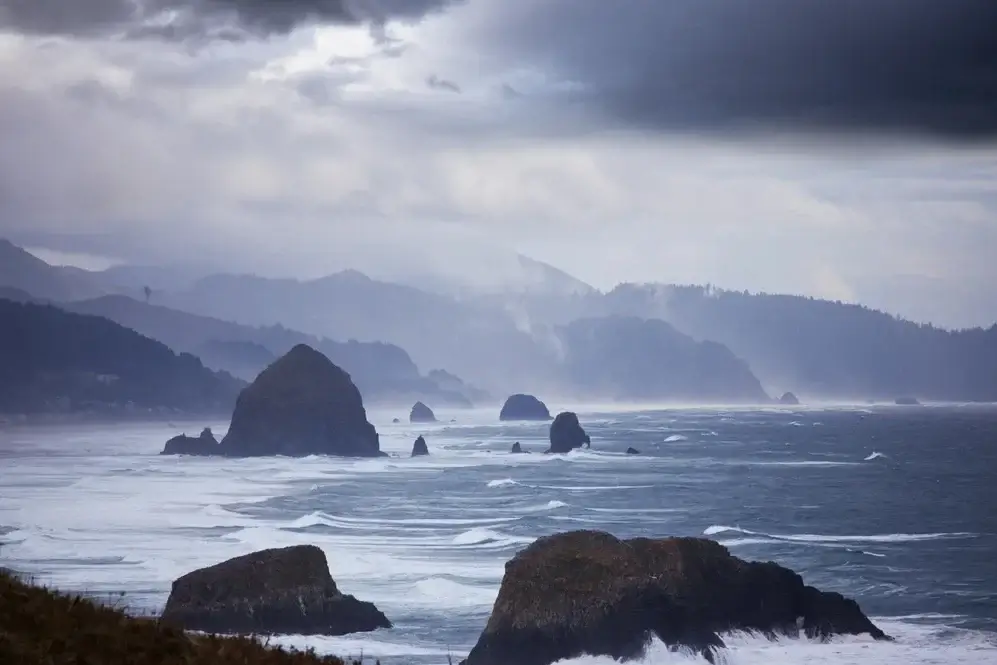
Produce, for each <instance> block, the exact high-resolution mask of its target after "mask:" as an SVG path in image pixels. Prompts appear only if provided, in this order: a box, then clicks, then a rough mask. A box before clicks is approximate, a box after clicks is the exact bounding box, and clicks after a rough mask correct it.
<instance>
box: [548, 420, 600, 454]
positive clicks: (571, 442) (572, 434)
mask: <svg viewBox="0 0 997 665" xmlns="http://www.w3.org/2000/svg"><path fill="white" fill-rule="evenodd" d="M591 444H592V439H590V438H589V435H588V434H586V433H585V430H584V429H582V426H581V424H580V423H579V422H578V416H577V415H576V414H574V413H572V412H571V411H562V412H561V413H559V414H557V418H554V422H553V423H551V425H550V449H549V450H548V451H547V452H548V453H570V452H571V451H572V450H574V449H575V448H581V447H582V446H590V445H591Z"/></svg>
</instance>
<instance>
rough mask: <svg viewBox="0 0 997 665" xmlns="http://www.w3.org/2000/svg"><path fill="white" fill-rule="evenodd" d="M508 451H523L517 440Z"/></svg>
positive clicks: (516, 452)
mask: <svg viewBox="0 0 997 665" xmlns="http://www.w3.org/2000/svg"><path fill="white" fill-rule="evenodd" d="M509 452H512V453H515V454H519V453H522V452H523V447H522V446H521V445H519V441H517V442H516V443H514V444H512V450H511V451H509Z"/></svg>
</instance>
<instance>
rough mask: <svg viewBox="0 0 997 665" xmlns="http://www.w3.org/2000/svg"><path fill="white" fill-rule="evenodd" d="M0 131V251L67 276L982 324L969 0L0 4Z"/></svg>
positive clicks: (985, 294)
mask: <svg viewBox="0 0 997 665" xmlns="http://www.w3.org/2000/svg"><path fill="white" fill-rule="evenodd" d="M0 145H2V146H3V149H2V150H0V236H3V237H8V238H10V239H11V240H13V241H15V242H19V243H21V244H26V245H29V246H31V247H33V248H37V249H38V250H39V251H41V252H43V253H44V252H48V256H56V257H58V256H71V257H77V258H78V257H80V256H83V257H90V258H89V259H87V262H88V265H91V264H92V265H96V264H100V263H102V262H108V261H122V262H130V263H143V264H161V263H202V264H210V265H212V266H217V268H218V269H219V270H225V271H237V272H256V273H258V274H266V275H283V276H296V277H303V278H307V277H316V276H319V275H322V274H327V273H329V272H332V271H334V270H338V269H342V268H344V267H355V268H359V269H361V270H366V271H368V272H372V273H375V274H377V275H379V276H385V277H393V276H394V277H398V278H399V279H401V278H404V276H405V275H407V274H412V273H416V272H434V271H435V272H446V273H448V274H457V275H460V276H462V277H463V278H466V279H468V280H472V281H475V280H477V281H486V282H487V281H493V280H502V279H505V278H507V277H509V278H511V276H512V275H513V273H514V272H515V271H516V270H517V269H518V268H517V265H518V264H516V262H515V261H514V260H512V257H513V256H514V255H513V252H522V253H525V254H527V255H529V256H531V257H533V258H536V259H539V260H542V261H547V262H549V263H551V264H552V265H555V266H557V267H558V268H561V269H563V270H566V271H568V272H569V273H571V274H573V275H575V276H577V277H579V278H581V279H583V280H585V281H587V282H588V283H590V284H592V285H594V286H596V287H599V288H604V289H608V288H611V287H612V286H614V285H615V284H617V283H619V282H623V281H638V282H644V281H660V282H678V283H712V284H716V285H720V286H723V287H727V288H734V289H738V290H740V289H748V290H752V291H760V290H764V291H770V292H783V293H802V294H807V295H813V296H816V297H824V298H831V299H841V300H847V301H857V302H863V303H865V304H869V305H872V306H875V307H878V308H882V309H886V310H887V311H891V312H894V313H899V314H902V315H905V316H907V317H909V318H913V319H915V320H922V321H933V322H936V323H939V324H941V325H946V326H954V327H962V326H969V325H989V324H991V323H993V322H994V321H997V259H995V257H997V3H994V2H993V1H992V0H948V1H946V2H939V1H938V0H877V1H876V2H869V1H868V0H834V1H828V0H753V1H752V2H750V3H749V2H743V3H732V2H729V0H655V1H654V2H642V1H638V0H631V1H626V2H613V3H609V2H605V0H516V1H514V2H510V1H509V0H353V1H352V2H351V1H350V0H287V1H286V2H265V1H263V0H74V2H72V3H70V2H67V1H65V0H34V1H33V2H24V1H23V0H0ZM94 257H96V258H94Z"/></svg>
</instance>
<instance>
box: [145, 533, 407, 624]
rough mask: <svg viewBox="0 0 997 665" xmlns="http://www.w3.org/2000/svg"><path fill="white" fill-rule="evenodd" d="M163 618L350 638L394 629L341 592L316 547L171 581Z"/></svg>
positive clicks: (266, 554) (242, 560)
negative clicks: (369, 632)
mask: <svg viewBox="0 0 997 665" xmlns="http://www.w3.org/2000/svg"><path fill="white" fill-rule="evenodd" d="M162 619H163V621H164V622H166V623H170V624H173V625H176V626H178V627H181V628H185V629H187V630H200V631H205V632H212V633H237V634H263V635H272V634H294V635H346V634H347V633H359V632H367V631H372V630H377V629H378V628H391V622H390V621H388V619H387V617H385V616H384V614H382V613H381V611H380V610H378V609H377V608H376V607H374V605H373V604H372V603H365V602H362V601H359V600H357V599H356V598H354V597H353V596H348V595H345V594H343V593H341V592H340V591H339V589H338V588H337V587H336V583H335V581H333V579H332V576H331V575H330V574H329V567H328V564H327V562H326V558H325V554H324V553H323V552H322V550H320V549H319V548H317V547H315V546H313V545H297V546H294V547H285V548H281V549H270V550H262V551H260V552H253V553H252V554H247V555H245V556H240V557H236V558H234V559H229V560H228V561H225V562H222V563H219V564H217V565H214V566H211V567H209V568H202V569H200V570H195V571H194V572H192V573H188V574H186V575H184V576H183V577H181V578H180V579H178V580H177V581H175V582H174V583H173V589H172V590H171V591H170V597H169V599H168V600H167V601H166V609H165V610H163V616H162Z"/></svg>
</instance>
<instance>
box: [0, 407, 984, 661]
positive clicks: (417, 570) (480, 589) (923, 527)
mask: <svg viewBox="0 0 997 665" xmlns="http://www.w3.org/2000/svg"><path fill="white" fill-rule="evenodd" d="M369 415H370V418H371V420H372V422H374V424H375V425H376V426H377V429H378V431H379V432H380V433H381V442H382V443H381V445H382V449H384V450H386V451H387V452H389V453H392V454H396V455H397V457H388V458H381V459H365V460H346V459H335V458H321V457H309V458H304V459H288V458H261V459H236V460H233V459H208V458H181V457H164V456H160V455H158V452H159V451H160V450H161V449H162V446H163V444H164V442H165V441H166V439H167V438H169V437H170V436H172V435H173V434H176V433H177V429H176V426H174V427H170V426H169V425H167V424H165V423H163V424H143V425H136V424H121V425H102V426H94V425H72V426H70V425H60V426H35V427H10V426H8V427H5V428H3V429H0V565H2V566H8V567H11V568H14V569H16V570H20V571H24V572H27V573H30V574H34V575H35V576H36V577H37V578H38V579H39V580H40V581H42V582H45V583H48V584H51V585H54V586H56V587H59V588H62V589H65V590H74V591H85V592H88V593H91V594H95V595H101V594H108V593H118V592H124V593H125V600H124V602H125V603H126V604H128V605H129V606H130V607H133V608H136V609H137V610H143V611H148V610H158V609H161V607H162V606H163V604H164V603H165V601H166V597H167V595H168V593H169V589H170V584H171V582H172V581H173V580H174V579H175V578H176V577H178V576H180V575H182V574H184V573H186V572H189V571H190V570H193V569H195V568H199V567H202V566H206V565H211V564H214V563H218V562H220V561H222V560H224V559H227V558H229V557H232V556H236V555H239V554H244V553H247V552H250V551H253V550H257V549H262V548H266V547H280V546H286V545H292V544H304V543H310V544H315V545H318V546H319V547H321V548H322V549H323V550H324V551H325V553H326V555H327V557H328V560H329V565H330V569H331V572H332V574H333V577H334V578H335V579H336V581H337V583H338V585H339V586H340V588H341V589H342V590H343V591H345V592H346V593H351V594H354V595H356V596H357V597H359V598H362V599H364V600H369V601H372V602H374V603H375V604H376V605H377V606H378V607H379V608H380V609H381V610H383V611H384V613H385V614H386V615H387V616H388V617H389V618H390V619H391V620H392V621H393V622H394V624H395V627H394V628H393V629H391V630H384V631H378V632H375V633H366V634H357V635H349V636H345V637H338V638H302V637H295V636H287V637H283V638H280V641H281V642H283V643H286V644H290V645H294V646H298V647H305V646H313V647H315V648H316V649H317V650H319V651H322V652H328V653H335V654H338V655H341V656H350V655H353V656H359V655H360V654H361V653H363V654H364V655H365V656H367V657H377V658H380V659H381V662H382V663H384V664H385V665H388V664H390V663H398V664H403V663H404V664H409V663H411V664H423V663H424V664H427V665H428V664H433V665H440V664H442V663H446V662H447V656H448V654H453V656H454V657H455V659H459V658H461V657H463V656H464V655H465V654H466V653H467V652H468V651H469V650H470V648H471V647H472V646H473V644H474V642H475V641H476V639H477V637H478V634H479V633H480V631H481V629H482V628H483V627H484V625H485V622H486V621H487V618H488V615H489V613H490V611H491V605H492V603H493V601H494V600H495V596H496V594H497V592H498V588H499V583H500V581H501V579H502V574H503V566H504V564H505V562H506V561H507V560H508V559H510V558H511V557H512V556H513V555H514V554H515V553H516V551H517V550H518V549H520V548H522V547H524V546H525V545H526V544H527V543H530V542H532V541H533V540H534V539H535V538H537V537H538V536H542V535H547V534H551V533H555V532H558V531H567V530H572V529H602V530H606V531H610V532H612V533H613V534H615V535H617V536H620V537H632V536H638V535H642V536H651V537H656V536H667V535H706V536H708V537H710V538H714V539H716V540H718V541H720V542H721V543H723V544H725V545H726V546H727V547H729V548H730V550H731V551H732V552H733V553H734V554H736V555H738V556H740V557H742V558H747V559H765V560H774V561H777V562H779V563H781V564H784V565H786V566H788V567H790V568H793V569H794V570H796V571H797V572H799V573H800V574H802V575H803V577H804V579H805V580H806V581H807V582H808V583H810V584H814V585H815V586H818V587H821V588H823V589H825V590H829V591H839V592H841V593H844V594H845V595H848V596H851V597H854V598H856V599H857V600H858V601H859V603H860V604H861V605H862V608H863V609H864V610H865V611H866V612H867V613H868V614H869V615H870V616H871V617H873V619H874V621H876V623H877V624H878V625H879V626H880V627H882V628H883V629H884V630H886V631H887V632H888V633H890V634H891V635H893V636H895V637H896V638H897V641H896V642H894V643H883V642H873V641H872V640H871V639H869V638H867V637H861V638H840V639H835V640H833V641H832V642H830V643H828V644H820V643H816V642H810V641H807V640H792V639H784V640H780V641H776V642H769V641H767V640H765V639H763V638H755V637H744V636H731V637H728V638H727V642H728V644H729V645H730V646H731V650H730V652H729V655H728V662H729V663H731V664H734V665H756V664H757V665H761V664H766V665H769V664H774V665H780V664H783V663H786V664H789V663H816V664H820V663H835V664H839V665H840V664H849V663H856V664H860V663H870V664H872V663H875V664H877V665H888V664H891V663H897V664H904V665H908V664H912V665H915V664H924V663H997V408H993V407H979V406H945V407H941V406H940V407H923V408H920V407H912V408H911V407H908V408H904V407H869V408H861V409H859V408H845V407H835V408H831V407H828V408H824V409H816V410H815V409H803V408H796V409H786V408H773V409H763V410H758V409H753V410H752V409H716V408H712V409H710V408H701V409H672V410H658V411H634V410H616V411H601V412H591V411H590V412H585V411H584V410H582V411H581V412H580V413H579V416H580V418H581V420H582V423H583V425H584V426H585V429H586V430H587V431H588V433H589V434H590V435H591V437H592V444H593V445H592V449H591V450H581V451H576V452H573V453H572V454H570V455H567V456H548V455H542V454H540V453H542V451H543V450H544V449H545V448H546V444H547V441H546V438H547V427H548V425H547V424H546V423H537V424H530V423H521V424H516V423H499V422H498V421H497V414H496V413H495V412H493V411H469V412H465V411H460V412H458V411H455V412H453V413H447V412H443V413H441V414H438V415H441V416H442V417H443V419H444V420H450V418H451V417H452V418H455V419H456V422H454V423H440V424H435V425H428V426H427V425H410V424H407V423H404V424H392V423H391V420H392V418H393V417H394V416H399V415H402V414H401V412H398V413H395V412H388V411H383V412H382V411H378V410H371V411H369ZM206 424H210V425H213V427H214V429H215V431H216V432H218V433H222V432H224V429H225V424H219V423H192V424H189V425H186V426H185V427H186V429H187V430H188V433H191V434H194V433H196V432H197V431H199V430H200V427H201V426H203V425H206ZM419 434H423V435H425V436H426V438H427V440H428V442H429V448H430V452H431V455H430V456H429V457H422V458H410V457H409V456H408V455H409V452H410V451H411V447H412V441H413V439H415V437H416V436H417V435H419ZM515 441H520V442H521V443H522V445H523V448H524V449H526V450H529V451H532V452H533V454H531V455H511V454H509V449H510V447H511V446H512V444H513V442H515ZM631 446H632V447H634V448H637V449H638V450H640V451H641V453H642V454H641V455H639V456H633V455H626V454H625V453H624V451H626V449H627V448H628V447H631ZM574 662H583V663H593V664H594V663H600V664H602V663H609V662H612V661H607V660H605V659H600V658H581V659H578V660H577V661H574ZM646 662H648V663H652V664H658V663H693V662H697V661H696V660H695V659H694V658H693V657H692V656H689V655H683V654H677V653H669V652H668V651H667V650H665V649H664V648H662V647H660V646H652V648H651V649H650V651H649V653H648V656H647V659H646ZM698 662H700V663H702V662H704V661H702V660H700V661H698Z"/></svg>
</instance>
